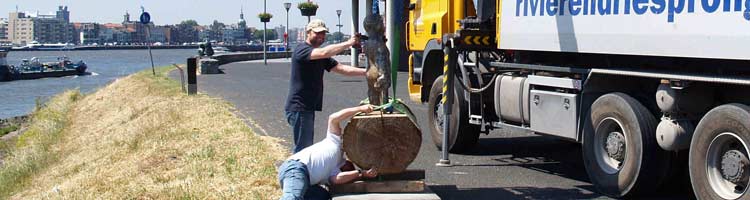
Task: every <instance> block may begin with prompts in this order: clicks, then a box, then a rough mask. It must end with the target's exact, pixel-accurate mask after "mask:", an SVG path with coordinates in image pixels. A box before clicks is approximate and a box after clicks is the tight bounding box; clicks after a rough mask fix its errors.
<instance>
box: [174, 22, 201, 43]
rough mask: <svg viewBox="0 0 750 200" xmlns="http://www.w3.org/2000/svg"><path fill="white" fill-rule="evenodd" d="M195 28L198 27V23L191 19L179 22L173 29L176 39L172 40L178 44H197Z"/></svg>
mask: <svg viewBox="0 0 750 200" xmlns="http://www.w3.org/2000/svg"><path fill="white" fill-rule="evenodd" d="M196 26H198V22H196V21H195V20H192V19H189V20H185V21H182V22H180V24H177V27H176V28H175V32H176V36H177V37H175V39H174V40H175V41H176V42H179V43H185V42H197V41H198V30H196V29H195V27H196Z"/></svg>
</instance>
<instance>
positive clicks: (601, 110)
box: [403, 0, 750, 199]
mask: <svg viewBox="0 0 750 200" xmlns="http://www.w3.org/2000/svg"><path fill="white" fill-rule="evenodd" d="M408 3H409V4H408V8H405V9H404V10H408V14H406V13H405V14H406V15H408V16H406V17H408V20H407V21H406V22H405V23H404V24H403V25H404V27H405V33H404V34H405V38H406V39H405V42H404V43H405V45H406V50H407V53H408V54H409V59H408V66H409V67H408V68H409V70H408V73H409V79H408V91H409V96H410V99H411V100H413V101H416V102H420V103H427V105H428V107H429V108H428V111H427V113H426V114H427V115H428V124H429V132H430V135H431V136H432V141H433V142H434V144H435V146H436V147H438V148H439V149H442V148H443V146H445V150H449V151H450V152H454V153H461V152H466V151H468V150H472V148H474V146H475V145H476V143H477V141H478V140H479V137H480V135H481V134H483V133H484V134H489V133H490V132H491V131H492V130H495V129H505V128H509V129H510V128H512V129H520V130H524V131H528V132H533V133H536V134H539V135H543V136H549V137H557V138H560V139H564V140H569V141H571V142H576V143H580V144H581V147H582V154H583V155H582V156H583V162H584V166H585V169H586V172H587V174H588V176H589V179H590V181H591V183H592V184H593V185H594V186H595V187H596V188H597V190H598V191H599V192H601V193H603V194H605V195H607V196H611V197H617V198H619V197H632V196H636V195H641V194H649V193H651V192H654V191H655V190H658V189H659V188H660V187H661V186H664V185H665V184H668V183H669V181H670V180H674V177H675V176H680V171H682V172H684V173H682V174H685V173H689V177H690V184H691V186H692V188H693V190H694V194H695V196H696V197H697V198H699V199H747V198H748V197H750V194H749V193H750V192H749V191H748V187H749V186H750V179H749V178H748V177H750V159H748V157H749V156H750V155H749V154H750V146H749V145H750V62H749V61H750V0H409V2H408ZM405 12H406V11H405ZM406 17H405V18H406ZM446 78H448V79H449V80H455V81H445V80H444V79H446ZM444 84H445V87H444ZM449 94H451V95H449ZM445 99H452V102H454V103H453V104H448V105H450V107H447V106H444V105H443V104H444V103H445V102H446V101H445ZM448 109H450V111H451V112H445V111H446V110H448ZM443 113H452V115H450V117H449V118H444V114H443ZM444 124H449V125H450V126H449V128H447V129H446V130H445V131H444V130H443V129H441V127H442V126H443V125H444ZM444 134H447V135H446V138H448V140H447V141H446V143H444V144H445V145H443V143H442V139H441V138H442V137H443V136H444ZM478 151H481V149H479V150H478ZM685 171H687V172H685Z"/></svg>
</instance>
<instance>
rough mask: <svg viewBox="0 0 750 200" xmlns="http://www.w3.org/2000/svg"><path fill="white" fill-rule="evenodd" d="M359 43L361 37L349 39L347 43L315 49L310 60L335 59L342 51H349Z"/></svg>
mask: <svg viewBox="0 0 750 200" xmlns="http://www.w3.org/2000/svg"><path fill="white" fill-rule="evenodd" d="M358 42H359V37H352V38H349V40H347V41H346V42H342V43H338V44H332V45H328V46H326V47H323V48H315V49H313V50H312V52H310V60H317V59H323V58H330V57H333V56H335V55H336V54H339V53H341V52H342V51H344V50H347V49H349V47H351V46H352V45H354V44H357V43H358Z"/></svg>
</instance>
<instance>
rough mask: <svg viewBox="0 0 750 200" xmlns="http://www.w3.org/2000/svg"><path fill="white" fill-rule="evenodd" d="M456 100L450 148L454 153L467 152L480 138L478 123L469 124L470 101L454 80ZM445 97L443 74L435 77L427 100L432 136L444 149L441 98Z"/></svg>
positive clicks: (434, 141)
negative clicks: (467, 100) (465, 98)
mask: <svg viewBox="0 0 750 200" xmlns="http://www.w3.org/2000/svg"><path fill="white" fill-rule="evenodd" d="M453 83H454V87H453V88H454V90H453V91H455V93H454V94H455V95H454V101H453V114H452V115H451V119H450V124H451V127H450V129H451V130H450V141H448V144H450V149H448V150H449V151H450V152H452V153H465V152H467V151H468V150H470V149H471V148H472V147H474V146H475V145H476V143H477V140H479V130H480V127H479V126H478V125H473V124H469V106H468V102H466V100H464V99H463V98H458V97H463V95H464V91H463V90H462V89H460V88H461V86H460V85H458V84H459V83H458V82H456V81H454V82H453ZM442 98H443V76H439V77H438V78H437V79H435V82H434V83H433V84H432V88H430V97H429V99H428V101H427V105H428V109H427V110H428V111H427V112H428V113H427V120H428V123H429V126H430V136H431V137H432V142H433V143H434V144H435V146H436V147H437V148H438V150H442V146H443V145H442V144H443V143H442V141H443V126H442V124H443V104H442V102H440V100H441V99H442Z"/></svg>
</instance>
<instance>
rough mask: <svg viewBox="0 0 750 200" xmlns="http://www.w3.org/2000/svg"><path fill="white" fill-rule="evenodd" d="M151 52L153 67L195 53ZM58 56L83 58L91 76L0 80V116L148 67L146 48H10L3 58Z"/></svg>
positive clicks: (27, 110)
mask: <svg viewBox="0 0 750 200" xmlns="http://www.w3.org/2000/svg"><path fill="white" fill-rule="evenodd" d="M152 52H153V55H154V65H155V66H157V67H158V66H164V65H171V64H172V63H176V64H184V63H185V62H186V59H187V58H188V57H189V56H192V55H196V54H197V50H194V49H163V50H152ZM59 56H68V57H70V59H71V60H72V61H74V62H76V61H78V60H83V61H84V62H86V64H87V65H88V69H87V70H86V71H87V72H91V75H85V76H68V77H60V78H43V79H34V80H16V81H10V82H0V119H2V118H8V117H14V116H20V115H27V114H29V113H31V111H32V110H33V109H34V106H35V105H36V101H37V99H39V100H40V101H42V102H44V101H46V100H48V99H49V98H50V97H52V96H54V95H55V94H58V93H61V92H63V91H65V90H68V89H75V88H79V89H80V90H81V92H83V93H90V92H93V91H95V90H96V89H97V88H101V87H103V86H106V85H107V84H109V83H111V82H112V81H114V80H115V79H117V78H120V77H124V76H127V75H130V74H132V73H135V72H138V71H141V70H144V69H150V68H151V61H150V60H149V55H148V50H99V51H64V52H62V51H61V52H55V51H52V52H50V51H11V52H10V53H8V58H7V60H8V64H10V65H16V66H18V65H20V63H21V60H22V59H30V58H32V57H59ZM43 60H44V59H43ZM53 60H54V58H53Z"/></svg>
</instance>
